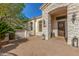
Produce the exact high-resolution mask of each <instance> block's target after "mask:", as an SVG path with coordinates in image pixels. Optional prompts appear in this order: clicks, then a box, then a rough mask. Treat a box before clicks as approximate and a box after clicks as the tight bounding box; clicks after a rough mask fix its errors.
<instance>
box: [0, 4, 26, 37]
mask: <svg viewBox="0 0 79 59" xmlns="http://www.w3.org/2000/svg"><path fill="white" fill-rule="evenodd" d="M24 7H25V4H23V3H11V4H10V3H2V4H0V37H2V36H4V34H5V33H7V32H10V31H14V30H15V27H16V26H17V25H18V24H21V23H22V21H21V20H19V19H20V18H19V17H17V16H18V15H19V14H20V13H21V11H22V10H23V8H24Z"/></svg>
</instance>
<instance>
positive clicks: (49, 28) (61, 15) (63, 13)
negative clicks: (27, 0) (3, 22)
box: [32, 3, 79, 45]
mask: <svg viewBox="0 0 79 59" xmlns="http://www.w3.org/2000/svg"><path fill="white" fill-rule="evenodd" d="M40 9H41V10H42V17H41V20H42V34H44V36H45V40H48V39H50V38H52V37H63V38H65V40H66V42H67V44H69V45H71V44H72V40H73V39H74V38H77V39H79V4H75V3H45V4H43V5H42V6H41V7H40ZM37 20H38V19H37ZM34 21H35V20H34ZM37 24H38V23H37ZM32 26H33V25H32ZM37 27H38V26H37V25H36V26H35V27H34V29H35V30H34V31H36V30H37V29H39V28H37ZM36 28H37V29H36ZM37 34H38V32H37ZM39 34H40V33H39Z"/></svg>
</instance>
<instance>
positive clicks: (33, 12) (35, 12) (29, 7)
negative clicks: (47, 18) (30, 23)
mask: <svg viewBox="0 0 79 59" xmlns="http://www.w3.org/2000/svg"><path fill="white" fill-rule="evenodd" d="M41 5H42V3H27V4H26V6H25V8H24V9H23V11H22V13H23V14H24V15H25V16H26V17H28V18H33V17H37V16H40V15H41V14H42V11H41V10H40V6H41Z"/></svg>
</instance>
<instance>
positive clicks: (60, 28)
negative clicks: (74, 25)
mask: <svg viewBox="0 0 79 59" xmlns="http://www.w3.org/2000/svg"><path fill="white" fill-rule="evenodd" d="M58 36H62V37H65V21H58Z"/></svg>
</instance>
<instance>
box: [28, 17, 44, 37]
mask: <svg viewBox="0 0 79 59" xmlns="http://www.w3.org/2000/svg"><path fill="white" fill-rule="evenodd" d="M39 21H42V17H41V16H39V17H36V18H34V19H33V20H31V21H29V22H28V25H30V22H33V25H32V27H33V30H30V31H29V32H30V34H32V35H39V36H42V34H43V31H41V32H40V31H39Z"/></svg>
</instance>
